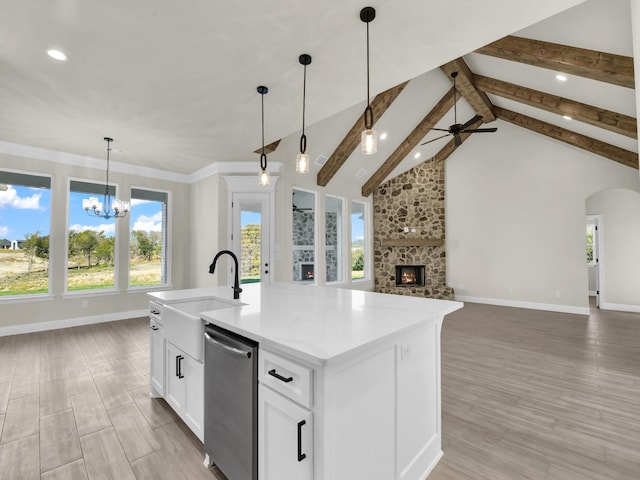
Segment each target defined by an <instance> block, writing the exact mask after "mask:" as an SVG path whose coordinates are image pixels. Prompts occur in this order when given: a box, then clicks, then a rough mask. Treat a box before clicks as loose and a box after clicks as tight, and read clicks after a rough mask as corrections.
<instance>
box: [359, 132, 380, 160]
mask: <svg viewBox="0 0 640 480" xmlns="http://www.w3.org/2000/svg"><path fill="white" fill-rule="evenodd" d="M377 151H378V132H376V131H375V130H374V129H372V128H368V129H366V130H364V131H363V132H362V153H364V154H365V155H373V154H374V153H376V152H377Z"/></svg>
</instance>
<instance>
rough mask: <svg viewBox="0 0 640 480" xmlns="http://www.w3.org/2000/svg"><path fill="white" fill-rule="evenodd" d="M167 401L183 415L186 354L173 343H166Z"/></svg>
mask: <svg viewBox="0 0 640 480" xmlns="http://www.w3.org/2000/svg"><path fill="white" fill-rule="evenodd" d="M164 357H165V373H166V377H165V378H166V383H165V387H166V393H165V397H164V398H165V400H166V401H167V403H168V404H169V405H171V406H172V407H173V409H174V410H175V411H176V412H177V413H178V414H182V411H183V410H184V393H185V388H184V382H183V381H182V380H183V375H184V373H181V371H180V370H181V369H182V372H184V362H185V360H184V357H185V354H184V353H183V352H182V350H180V349H179V348H178V347H176V346H175V345H174V344H173V343H171V342H165V356H164Z"/></svg>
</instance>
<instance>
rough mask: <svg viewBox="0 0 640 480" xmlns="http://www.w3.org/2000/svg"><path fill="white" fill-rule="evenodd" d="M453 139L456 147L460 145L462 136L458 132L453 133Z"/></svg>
mask: <svg viewBox="0 0 640 480" xmlns="http://www.w3.org/2000/svg"><path fill="white" fill-rule="evenodd" d="M453 139H454V140H455V143H456V147H459V146H460V145H462V137H461V136H460V134H459V133H454V134H453Z"/></svg>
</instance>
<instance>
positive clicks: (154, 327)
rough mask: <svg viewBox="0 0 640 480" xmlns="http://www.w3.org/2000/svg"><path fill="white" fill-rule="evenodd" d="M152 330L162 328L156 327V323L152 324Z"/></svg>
mask: <svg viewBox="0 0 640 480" xmlns="http://www.w3.org/2000/svg"><path fill="white" fill-rule="evenodd" d="M151 330H160V328H158V327H156V326H155V325H151Z"/></svg>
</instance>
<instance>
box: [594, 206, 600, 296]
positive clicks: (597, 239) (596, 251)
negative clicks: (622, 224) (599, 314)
mask: <svg viewBox="0 0 640 480" xmlns="http://www.w3.org/2000/svg"><path fill="white" fill-rule="evenodd" d="M599 223H600V222H599V221H598V218H597V217H596V218H595V228H594V232H593V256H594V259H595V262H596V266H595V269H596V307H598V308H600V226H599Z"/></svg>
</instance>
